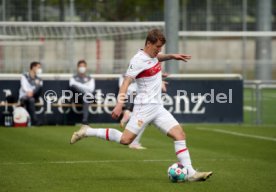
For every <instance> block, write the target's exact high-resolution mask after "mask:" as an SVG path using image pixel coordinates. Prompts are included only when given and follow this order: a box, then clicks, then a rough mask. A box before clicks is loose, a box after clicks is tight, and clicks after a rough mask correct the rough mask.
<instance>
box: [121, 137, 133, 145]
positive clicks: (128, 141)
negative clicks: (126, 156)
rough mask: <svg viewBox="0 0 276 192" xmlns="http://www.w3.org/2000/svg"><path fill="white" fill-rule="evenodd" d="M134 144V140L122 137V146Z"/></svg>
mask: <svg viewBox="0 0 276 192" xmlns="http://www.w3.org/2000/svg"><path fill="white" fill-rule="evenodd" d="M131 142H132V140H131V139H130V138H127V137H121V140H120V143H121V144H122V145H129V144H130V143H131Z"/></svg>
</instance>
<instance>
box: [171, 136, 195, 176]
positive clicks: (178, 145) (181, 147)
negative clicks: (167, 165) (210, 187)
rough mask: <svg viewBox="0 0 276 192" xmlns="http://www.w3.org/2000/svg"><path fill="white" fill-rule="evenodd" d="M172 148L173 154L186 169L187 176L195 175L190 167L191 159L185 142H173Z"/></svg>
mask: <svg viewBox="0 0 276 192" xmlns="http://www.w3.org/2000/svg"><path fill="white" fill-rule="evenodd" d="M174 147H175V153H176V156H177V158H178V160H179V161H180V163H182V164H183V165H184V166H185V167H187V169H188V175H189V176H191V175H193V174H195V172H196V171H195V170H194V168H193V166H192V162H191V158H190V153H189V150H188V148H187V147H186V141H185V140H181V141H175V142H174Z"/></svg>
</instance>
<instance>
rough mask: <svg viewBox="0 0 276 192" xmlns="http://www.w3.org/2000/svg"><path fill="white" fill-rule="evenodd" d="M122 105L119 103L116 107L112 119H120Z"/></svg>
mask: <svg viewBox="0 0 276 192" xmlns="http://www.w3.org/2000/svg"><path fill="white" fill-rule="evenodd" d="M122 107H123V106H122V104H121V103H117V105H116V106H115V108H114V109H113V111H112V113H111V117H112V118H113V119H118V118H119V117H120V115H121V113H122Z"/></svg>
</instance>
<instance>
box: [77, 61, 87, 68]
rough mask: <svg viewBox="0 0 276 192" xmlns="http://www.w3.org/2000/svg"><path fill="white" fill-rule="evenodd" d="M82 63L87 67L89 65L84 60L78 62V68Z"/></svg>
mask: <svg viewBox="0 0 276 192" xmlns="http://www.w3.org/2000/svg"><path fill="white" fill-rule="evenodd" d="M81 63H84V64H85V65H87V63H86V61H85V60H84V59H82V60H79V61H78V64H77V65H78V67H79V66H80V64H81Z"/></svg>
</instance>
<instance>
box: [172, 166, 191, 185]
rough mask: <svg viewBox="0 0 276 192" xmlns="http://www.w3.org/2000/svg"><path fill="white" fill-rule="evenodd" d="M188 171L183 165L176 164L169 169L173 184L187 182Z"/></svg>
mask: <svg viewBox="0 0 276 192" xmlns="http://www.w3.org/2000/svg"><path fill="white" fill-rule="evenodd" d="M187 175H188V170H187V168H186V167H184V166H183V165H182V164H181V163H174V164H172V165H171V166H170V167H169V169H168V177H169V179H170V180H171V181H172V182H174V183H175V182H184V181H185V180H187Z"/></svg>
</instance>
